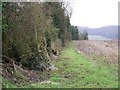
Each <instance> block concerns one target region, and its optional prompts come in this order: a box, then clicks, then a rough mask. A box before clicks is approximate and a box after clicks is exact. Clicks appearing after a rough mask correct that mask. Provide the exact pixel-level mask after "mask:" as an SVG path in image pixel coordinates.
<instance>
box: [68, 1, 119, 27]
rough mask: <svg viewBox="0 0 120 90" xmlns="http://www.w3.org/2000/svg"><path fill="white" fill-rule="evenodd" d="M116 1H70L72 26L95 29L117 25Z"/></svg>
mask: <svg viewBox="0 0 120 90" xmlns="http://www.w3.org/2000/svg"><path fill="white" fill-rule="evenodd" d="M118 1H120V0H71V2H72V3H71V7H72V9H73V13H72V17H71V19H70V22H71V24H72V25H77V26H88V27H90V28H97V27H101V26H107V25H118Z"/></svg>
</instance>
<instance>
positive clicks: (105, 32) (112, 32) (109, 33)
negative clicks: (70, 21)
mask: <svg viewBox="0 0 120 90" xmlns="http://www.w3.org/2000/svg"><path fill="white" fill-rule="evenodd" d="M78 29H79V31H80V32H87V33H88V35H89V36H91V35H92V36H94V35H95V36H99V37H100V36H101V37H105V38H107V39H112V40H117V39H118V26H115V25H111V26H104V27H101V28H88V27H78Z"/></svg>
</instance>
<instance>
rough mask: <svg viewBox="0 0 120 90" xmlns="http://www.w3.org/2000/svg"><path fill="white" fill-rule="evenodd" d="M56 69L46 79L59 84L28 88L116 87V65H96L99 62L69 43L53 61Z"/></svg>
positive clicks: (37, 85) (32, 85) (36, 85)
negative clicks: (79, 51)
mask: <svg viewBox="0 0 120 90" xmlns="http://www.w3.org/2000/svg"><path fill="white" fill-rule="evenodd" d="M54 64H55V67H57V68H58V70H56V71H52V72H51V73H50V78H49V80H48V81H52V82H56V83H59V84H57V85H56V84H46V83H45V84H40V83H33V84H31V85H30V84H27V85H25V86H23V87H30V88H118V75H117V70H118V68H117V66H116V65H111V66H107V65H101V66H100V65H98V64H99V63H96V62H94V61H93V60H90V59H89V58H87V57H85V56H84V55H80V54H79V53H78V52H77V51H76V50H75V47H74V44H73V43H71V44H70V45H68V46H67V47H66V48H64V49H63V51H62V52H61V55H60V56H59V58H58V60H56V61H55V62H54Z"/></svg>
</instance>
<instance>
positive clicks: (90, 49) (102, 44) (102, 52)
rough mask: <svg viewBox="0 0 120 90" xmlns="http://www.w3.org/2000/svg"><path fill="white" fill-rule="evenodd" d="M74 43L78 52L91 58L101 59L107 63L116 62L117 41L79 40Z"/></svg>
mask: <svg viewBox="0 0 120 90" xmlns="http://www.w3.org/2000/svg"><path fill="white" fill-rule="evenodd" d="M74 43H75V45H76V49H77V50H78V52H79V53H82V54H84V55H85V56H87V57H90V58H91V59H92V60H103V61H104V62H105V63H108V64H111V63H112V64H117V63H118V41H108V40H107V41H103V40H99V41H98V40H79V41H74Z"/></svg>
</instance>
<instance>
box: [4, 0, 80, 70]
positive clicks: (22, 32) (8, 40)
mask: <svg viewBox="0 0 120 90" xmlns="http://www.w3.org/2000/svg"><path fill="white" fill-rule="evenodd" d="M66 10H67V9H66V7H65V6H64V4H63V2H41V3H38V2H36V3H33V2H24V3H23V2H6V3H5V2H4V3H2V61H3V63H5V62H8V61H12V62H15V63H16V64H18V65H22V67H24V68H27V69H41V68H45V67H47V66H49V65H50V62H51V58H50V56H51V55H52V54H55V53H58V52H59V50H60V49H61V48H62V47H64V46H66V45H67V43H68V42H70V41H71V40H72V39H78V31H77V29H76V27H74V26H71V24H70V14H69V11H67V12H66ZM75 36H77V37H75Z"/></svg>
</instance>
